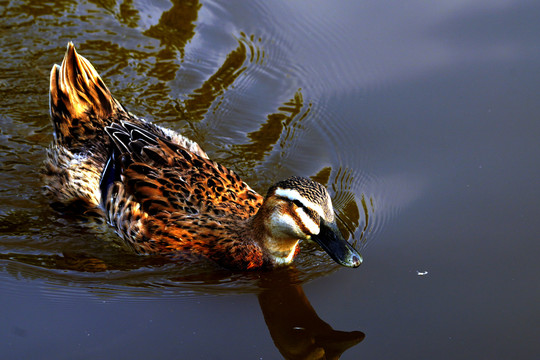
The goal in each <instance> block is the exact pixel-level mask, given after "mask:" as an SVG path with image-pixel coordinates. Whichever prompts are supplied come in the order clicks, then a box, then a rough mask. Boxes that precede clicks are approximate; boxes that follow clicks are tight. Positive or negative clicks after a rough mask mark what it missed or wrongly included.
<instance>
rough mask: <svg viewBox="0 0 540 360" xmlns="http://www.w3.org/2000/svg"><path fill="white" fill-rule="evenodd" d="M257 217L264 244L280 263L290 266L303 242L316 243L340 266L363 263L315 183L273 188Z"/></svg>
mask: <svg viewBox="0 0 540 360" xmlns="http://www.w3.org/2000/svg"><path fill="white" fill-rule="evenodd" d="M256 217H258V218H259V219H260V220H262V222H263V227H264V229H265V233H266V234H265V235H266V236H264V238H263V243H264V246H265V247H266V248H267V249H268V250H269V252H270V254H271V256H273V258H274V261H275V262H276V263H280V264H288V263H290V262H291V261H292V259H293V257H294V255H295V254H296V247H297V245H298V242H299V241H300V240H311V241H314V242H316V243H317V244H319V245H320V247H321V248H322V249H323V250H324V251H325V252H326V253H328V255H330V257H331V258H332V259H333V260H334V261H335V262H337V263H338V264H340V265H343V266H347V267H358V266H360V264H361V263H362V257H361V256H360V254H359V253H358V252H357V251H356V250H355V249H354V248H353V247H352V246H351V245H350V244H349V243H348V242H347V240H345V239H344V238H343V236H342V235H341V232H340V231H339V229H338V227H337V225H336V219H335V216H334V210H333V207H332V200H331V198H330V195H329V194H328V191H327V190H326V188H325V187H324V186H322V185H321V184H319V183H317V182H315V181H312V180H310V179H307V178H303V177H296V176H294V177H291V178H289V179H287V180H283V181H280V182H278V183H277V184H275V185H273V186H272V187H271V188H270V189H269V190H268V193H267V195H266V198H265V200H264V203H263V205H262V207H261V209H260V210H259V213H258V214H257V216H256Z"/></svg>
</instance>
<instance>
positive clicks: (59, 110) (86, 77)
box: [50, 42, 124, 150]
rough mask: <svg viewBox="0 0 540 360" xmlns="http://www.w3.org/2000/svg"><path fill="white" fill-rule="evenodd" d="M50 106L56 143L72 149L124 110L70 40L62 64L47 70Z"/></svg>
mask: <svg viewBox="0 0 540 360" xmlns="http://www.w3.org/2000/svg"><path fill="white" fill-rule="evenodd" d="M50 109H51V118H52V120H53V124H54V128H55V138H56V141H57V143H58V144H61V145H64V146H66V147H68V148H70V149H74V150H78V148H80V147H81V146H83V145H84V144H86V143H88V141H91V140H92V139H94V138H95V137H96V135H98V134H101V133H102V132H103V130H104V128H105V126H107V125H109V124H110V123H111V122H112V118H113V117H114V116H115V115H116V114H117V113H118V112H119V111H122V112H123V111H124V110H123V108H122V106H121V105H120V104H119V103H118V102H117V101H116V100H115V99H114V97H113V96H112V95H111V92H110V91H109V89H108V88H107V86H106V85H105V83H104V82H103V80H101V77H100V76H99V74H98V73H97V71H96V70H95V69H94V67H93V66H92V64H90V62H89V61H88V60H86V59H85V58H84V57H82V56H81V55H79V54H77V51H76V50H75V47H74V46H73V43H71V42H70V43H69V44H68V45H67V51H66V54H65V56H64V60H63V61H62V64H61V65H60V66H58V65H54V66H53V68H52V70H51V84H50Z"/></svg>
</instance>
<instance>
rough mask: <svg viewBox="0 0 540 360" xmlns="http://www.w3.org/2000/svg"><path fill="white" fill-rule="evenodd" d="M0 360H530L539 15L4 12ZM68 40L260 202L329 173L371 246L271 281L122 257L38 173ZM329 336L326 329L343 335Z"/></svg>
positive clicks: (313, 257) (162, 8) (534, 318)
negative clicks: (47, 191)
mask: <svg viewBox="0 0 540 360" xmlns="http://www.w3.org/2000/svg"><path fill="white" fill-rule="evenodd" d="M0 13H1V14H2V24H1V26H0V31H1V36H0V44H1V49H2V51H1V52H0V97H1V99H2V100H1V101H0V124H1V129H0V161H1V166H0V169H1V172H0V287H1V297H0V305H1V306H0V307H1V308H2V311H0V339H1V340H0V358H2V359H27V358H28V359H30V358H40V359H120V358H132V359H173V358H178V359H199V358H200V359H203V358H204V359H276V358H281V357H287V358H291V359H293V358H294V359H302V358H305V359H316V358H322V356H323V355H324V354H326V357H327V358H336V357H338V356H339V354H340V353H341V352H344V353H343V356H342V358H343V359H360V358H362V359H538V358H540V342H539V341H538V336H539V335H540V332H539V329H540V327H539V325H540V305H539V304H540V281H539V280H540V279H539V278H540V276H539V275H540V266H539V265H538V264H539V262H538V256H539V254H540V241H539V240H540V231H539V226H538V221H537V219H538V216H539V214H540V205H539V203H540V201H539V199H540V186H539V185H540V183H539V178H540V166H539V163H540V146H539V139H540V122H539V120H540V42H539V40H538V39H539V38H540V22H539V21H538V19H537V14H540V4H539V3H537V2H533V1H504V0H500V1H487V0H485V1H482V0H478V1H469V2H451V1H447V2H442V3H438V2H436V3H433V4H431V3H428V2H423V1H409V2H403V3H400V2H387V1H361V2H349V1H312V0H310V1H272V2H270V1H267V2H262V1H260V2H255V1H202V2H195V1H191V2H188V1H173V3H171V2H168V1H146V2H144V1H125V2H120V3H118V2H115V1H109V0H105V1H80V2H74V1H56V2H33V1H0ZM68 41H73V42H74V43H75V45H76V46H77V49H78V51H79V52H80V53H81V54H82V55H83V56H85V57H86V58H88V59H89V60H90V61H91V62H92V63H93V64H94V65H95V66H96V68H97V70H98V71H99V72H100V74H101V75H102V77H103V79H104V80H105V82H106V83H107V84H108V86H109V88H110V89H111V91H112V92H113V94H114V95H115V96H116V97H117V98H118V99H119V100H120V101H121V102H122V103H123V104H124V105H125V106H126V107H127V108H128V109H129V110H130V111H131V112H133V113H135V114H138V115H140V116H142V117H145V118H147V119H150V120H152V121H155V122H157V123H159V124H161V125H163V126H166V127H170V128H173V129H175V130H177V131H180V132H182V133H183V134H185V135H187V136H188V137H190V138H192V139H194V140H196V141H198V142H199V143H200V144H201V146H202V147H203V148H204V149H205V150H206V151H207V152H208V153H209V154H210V156H211V157H212V158H214V159H216V160H218V161H219V162H222V163H223V164H225V165H227V166H229V167H231V168H233V169H235V170H236V171H237V172H238V173H239V174H241V176H243V177H244V179H245V180H246V181H247V182H248V183H249V184H251V185H252V187H253V188H254V189H256V190H258V191H260V192H263V193H264V192H265V190H266V188H267V187H268V186H269V185H270V184H272V183H274V182H275V181H276V180H278V179H282V178H285V177H288V176H290V175H293V174H296V175H302V176H311V177H313V178H315V179H317V180H319V181H320V182H322V183H324V184H326V185H327V186H328V188H329V189H330V191H331V194H332V197H333V200H334V203H335V207H336V210H337V212H338V214H339V216H340V218H341V219H342V222H341V224H340V226H341V229H342V231H343V232H344V234H346V235H348V236H350V241H351V242H353V243H354V244H355V246H356V247H357V248H358V249H359V250H360V251H361V252H362V254H363V256H364V260H365V262H364V264H363V265H362V266H361V267H360V268H359V269H356V270H350V269H341V268H337V267H336V266H335V265H334V264H333V263H332V261H331V260H329V258H328V257H327V256H326V255H325V254H323V253H322V252H320V251H319V250H318V249H317V248H315V247H313V246H310V245H306V246H304V247H303V249H302V254H301V256H300V258H299V259H298V260H297V261H296V262H295V264H296V265H295V266H294V267H291V268H287V269H284V270H282V271H276V272H273V273H255V274H238V273H230V272H227V271H219V272H216V271H214V270H210V269H209V267H208V266H206V265H205V264H201V265H190V266H185V265H184V266H183V265H182V264H171V263H168V264H167V263H163V261H162V260H160V259H155V258H149V257H137V256H134V255H130V254H127V253H125V252H124V251H123V250H122V249H121V248H120V247H119V246H117V244H116V242H115V241H116V236H115V235H114V233H113V232H112V231H111V230H110V229H109V228H108V227H107V226H106V225H104V224H96V223H93V222H88V221H81V219H76V218H71V217H68V216H61V215H59V214H58V213H56V212H54V211H53V210H52V209H51V208H50V207H49V205H48V203H47V200H46V199H45V198H44V197H43V196H42V194H41V186H42V183H41V181H40V179H39V176H38V170H39V166H40V164H41V162H42V161H43V159H44V156H45V155H44V154H45V149H46V147H47V146H48V144H49V143H50V141H51V139H52V126H51V124H50V121H49V117H48V81H49V80H48V78H49V72H50V69H51V67H52V65H53V64H55V63H59V62H60V61H61V60H62V57H63V54H64V51H65V46H66V44H67V42H68ZM334 329H335V330H334Z"/></svg>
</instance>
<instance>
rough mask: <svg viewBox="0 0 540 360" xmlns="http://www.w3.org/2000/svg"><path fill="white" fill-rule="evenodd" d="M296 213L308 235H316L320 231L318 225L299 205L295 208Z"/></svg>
mask: <svg viewBox="0 0 540 360" xmlns="http://www.w3.org/2000/svg"><path fill="white" fill-rule="evenodd" d="M296 215H298V217H299V218H300V220H301V221H302V224H304V226H305V227H306V229H308V231H309V233H310V235H318V234H319V232H320V230H321V229H320V228H319V225H318V224H317V223H316V222H315V221H314V220H313V219H312V218H311V217H310V216H309V215H308V214H306V212H305V210H304V209H303V208H301V207H299V208H296Z"/></svg>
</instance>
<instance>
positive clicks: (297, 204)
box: [293, 200, 304, 208]
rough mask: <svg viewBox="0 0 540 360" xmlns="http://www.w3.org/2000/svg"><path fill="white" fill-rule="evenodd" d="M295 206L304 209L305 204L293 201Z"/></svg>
mask: <svg viewBox="0 0 540 360" xmlns="http://www.w3.org/2000/svg"><path fill="white" fill-rule="evenodd" d="M293 204H294V205H296V206H298V207H300V208H301V207H304V204H302V202H301V201H300V200H293Z"/></svg>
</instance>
